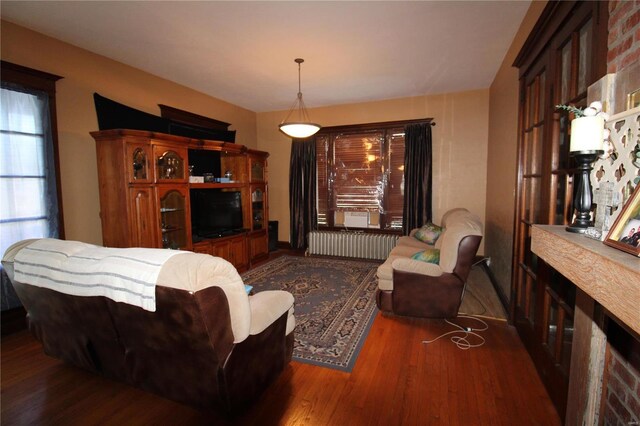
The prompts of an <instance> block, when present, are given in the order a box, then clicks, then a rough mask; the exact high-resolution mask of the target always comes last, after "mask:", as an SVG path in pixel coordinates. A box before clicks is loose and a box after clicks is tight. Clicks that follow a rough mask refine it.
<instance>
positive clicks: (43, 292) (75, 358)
mask: <svg viewBox="0 0 640 426" xmlns="http://www.w3.org/2000/svg"><path fill="white" fill-rule="evenodd" d="M33 241H34V240H26V241H22V242H20V243H17V244H15V245H13V246H12V247H10V248H9V249H8V250H7V251H6V253H5V255H4V258H3V260H2V264H3V266H4V267H5V269H6V270H7V273H8V275H9V277H10V278H11V280H12V282H13V285H14V288H15V290H16V292H17V294H18V296H19V298H20V300H21V302H22V303H23V305H24V307H25V309H26V311H27V318H28V324H29V329H30V330H31V332H32V333H33V335H34V336H35V337H36V339H38V340H39V341H40V342H42V345H43V347H44V351H45V353H46V354H48V355H50V356H52V357H55V358H59V359H61V360H63V361H65V362H67V363H69V364H73V365H75V366H78V367H81V368H84V369H86V370H89V371H92V372H95V373H98V374H101V375H104V376H105V377H108V378H110V379H115V380H119V381H123V382H125V383H128V384H130V385H132V386H136V387H138V388H141V389H143V390H146V391H150V392H153V393H156V394H158V395H161V396H163V397H166V398H169V399H172V400H175V401H178V402H182V403H186V404H189V405H192V406H195V407H199V408H205V409H209V408H213V409H216V410H219V411H220V410H221V411H223V412H227V413H233V412H236V411H238V410H239V409H241V408H243V407H245V406H247V405H248V404H250V403H251V402H252V401H254V400H256V399H257V398H258V397H259V396H260V394H261V393H262V392H263V391H264V390H265V388H266V387H267V386H268V385H269V384H270V383H271V382H272V381H273V380H274V379H275V378H276V377H277V376H278V375H279V374H280V373H281V372H282V370H283V369H284V367H285V366H286V364H287V363H288V362H289V361H290V360H291V356H292V351H293V336H294V332H293V329H294V327H295V318H294V317H293V296H292V295H291V294H290V293H288V292H284V291H264V292H259V293H256V294H255V295H251V296H248V295H247V293H246V291H245V287H244V284H243V283H242V279H241V278H240V276H239V275H238V273H237V271H236V270H235V268H234V267H233V266H232V265H231V264H230V263H228V262H226V261H225V260H223V259H220V258H216V257H212V256H208V255H204V254H196V253H190V252H184V253H180V254H177V255H175V256H173V257H171V258H170V259H169V260H167V261H166V263H164V265H163V266H162V269H161V270H160V272H159V275H158V278H157V286H156V288H155V298H156V299H155V303H156V308H155V312H150V311H148V310H144V309H143V308H141V307H138V306H133V305H130V304H126V303H122V302H115V301H113V300H111V299H109V298H107V297H104V296H91V297H84V296H77V295H69V294H64V293H62V292H58V291H55V290H51V289H48V288H43V287H38V286H35V285H29V284H25V283H21V282H17V281H15V280H14V266H18V265H17V264H16V265H14V259H15V257H16V255H17V254H18V253H19V252H20V250H23V249H24V248H26V247H28V246H29V245H30V244H31V243H33ZM115 250H126V249H115Z"/></svg>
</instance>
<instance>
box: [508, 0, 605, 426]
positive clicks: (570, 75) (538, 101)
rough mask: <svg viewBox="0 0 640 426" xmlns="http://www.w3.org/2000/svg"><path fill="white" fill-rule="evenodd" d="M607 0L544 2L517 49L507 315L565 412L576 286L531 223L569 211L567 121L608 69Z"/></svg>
mask: <svg viewBox="0 0 640 426" xmlns="http://www.w3.org/2000/svg"><path fill="white" fill-rule="evenodd" d="M607 21H608V14H607V2H550V3H549V4H548V5H547V7H546V9H545V10H544V12H543V13H542V16H541V17H540V19H539V21H538V24H536V26H535V27H534V30H533V32H532V34H531V35H530V36H529V38H528V39H527V41H526V43H525V45H524V46H523V48H522V51H521V52H520V54H519V55H518V57H517V59H516V62H515V64H514V65H515V66H517V67H518V68H519V69H520V107H519V109H520V111H519V142H518V188H517V196H516V212H515V225H514V254H513V275H512V286H511V318H512V320H513V322H514V323H515V325H516V328H517V330H518V333H519V334H520V337H521V338H522V340H523V342H524V344H525V347H526V348H527V350H528V352H529V354H530V355H531V357H532V359H533V361H534V364H535V365H536V368H537V370H538V372H539V374H540V376H541V377H542V380H543V382H544V383H545V386H546V388H547V391H548V392H549V395H550V396H551V399H552V400H553V401H554V404H555V406H556V408H557V409H558V413H559V414H560V416H561V417H562V418H564V414H565V409H566V402H567V392H568V385H569V366H570V359H571V342H572V336H573V311H574V305H575V293H576V289H575V286H574V285H573V284H572V283H571V282H570V281H569V280H567V279H566V278H564V277H563V276H562V275H561V274H559V273H558V272H556V271H555V270H553V269H552V268H550V267H549V266H548V265H546V264H545V263H544V262H543V261H542V260H540V259H538V257H537V256H536V255H535V254H534V253H533V252H532V251H531V226H532V225H533V224H556V225H567V224H569V223H571V221H572V217H573V203H572V200H573V190H574V188H577V185H576V184H575V182H574V181H573V179H574V178H573V175H574V167H575V164H574V163H573V159H572V158H570V156H569V134H568V131H569V122H570V119H571V118H573V117H570V116H567V115H566V113H564V112H560V111H557V110H556V108H555V106H556V105H558V104H571V105H575V106H579V107H583V106H585V105H586V102H587V88H588V86H589V85H590V84H592V83H593V82H595V81H597V80H598V79H599V78H601V77H602V76H604V74H605V71H606V44H607Z"/></svg>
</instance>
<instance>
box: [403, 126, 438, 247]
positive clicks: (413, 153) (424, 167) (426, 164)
mask: <svg viewBox="0 0 640 426" xmlns="http://www.w3.org/2000/svg"><path fill="white" fill-rule="evenodd" d="M431 157H432V144H431V123H418V124H408V125H406V126H405V128H404V206H403V211H402V231H403V233H404V235H408V234H409V232H410V231H411V230H412V229H413V228H417V227H419V226H422V225H424V224H425V223H427V222H430V221H431V220H432V211H431V210H432V206H431V193H432V191H431V185H432V183H431V182H432V178H431Z"/></svg>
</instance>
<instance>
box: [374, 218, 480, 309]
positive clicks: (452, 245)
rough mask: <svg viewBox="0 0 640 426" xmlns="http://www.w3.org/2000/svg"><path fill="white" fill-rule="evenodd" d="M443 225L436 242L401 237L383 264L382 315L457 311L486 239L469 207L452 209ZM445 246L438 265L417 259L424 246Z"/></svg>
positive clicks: (380, 280)
mask: <svg viewBox="0 0 640 426" xmlns="http://www.w3.org/2000/svg"><path fill="white" fill-rule="evenodd" d="M441 226H442V227H443V228H444V230H443V232H442V234H441V235H440V237H439V238H438V239H437V241H436V243H435V245H429V244H426V243H423V242H421V241H419V240H417V239H416V238H414V235H415V233H416V231H417V229H414V230H413V231H411V233H410V235H409V236H404V237H401V238H400V239H398V242H397V244H396V247H394V248H393V250H391V253H390V254H389V257H388V258H387V260H386V261H385V262H384V263H383V264H382V265H380V267H379V268H378V272H377V275H378V290H377V292H376V303H377V305H378V309H380V310H381V311H382V312H383V313H392V314H395V315H402V316H411V317H423V318H453V317H455V316H456V315H458V309H459V308H460V304H461V303H462V295H463V293H464V286H465V283H466V280H467V277H468V276H469V271H470V270H471V266H472V265H473V261H474V259H475V255H476V252H477V251H478V247H479V245H480V241H481V240H482V228H481V223H480V220H479V219H478V218H477V217H476V216H475V215H473V214H471V213H470V212H469V211H468V210H466V209H461V208H458V209H453V210H450V211H448V212H447V213H445V214H444V216H443V217H442V224H441ZM430 248H435V249H439V250H440V260H439V263H437V264H434V263H426V262H423V261H419V260H414V259H413V258H412V256H413V255H414V254H416V253H418V252H421V251H424V250H425V249H430Z"/></svg>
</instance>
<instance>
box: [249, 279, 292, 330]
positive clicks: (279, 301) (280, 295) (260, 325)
mask: <svg viewBox="0 0 640 426" xmlns="http://www.w3.org/2000/svg"><path fill="white" fill-rule="evenodd" d="M249 306H250V308H251V326H250V329H249V334H251V335H256V334H259V333H261V332H263V331H264V330H265V329H266V328H267V327H269V326H270V325H271V324H272V323H273V322H274V321H275V320H277V319H278V318H280V317H281V316H282V315H283V314H284V313H285V312H288V316H287V331H286V334H289V333H290V332H291V331H292V330H293V328H294V327H295V317H294V316H293V295H292V294H291V293H289V292H287V291H282V290H271V291H261V292H260V293H256V294H254V295H253V296H250V297H249Z"/></svg>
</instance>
